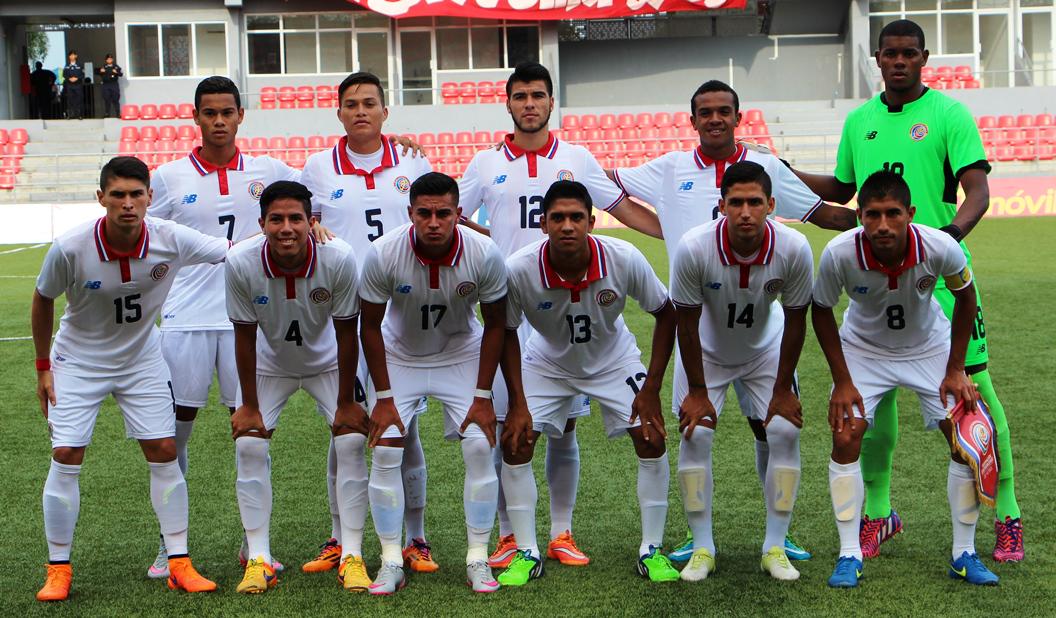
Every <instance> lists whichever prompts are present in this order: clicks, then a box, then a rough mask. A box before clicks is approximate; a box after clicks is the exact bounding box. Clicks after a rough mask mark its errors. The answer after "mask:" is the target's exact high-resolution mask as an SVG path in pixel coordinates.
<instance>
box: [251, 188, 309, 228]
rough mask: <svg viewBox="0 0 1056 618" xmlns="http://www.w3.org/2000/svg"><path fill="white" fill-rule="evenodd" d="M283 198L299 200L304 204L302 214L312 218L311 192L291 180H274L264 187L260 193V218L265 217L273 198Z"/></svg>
mask: <svg viewBox="0 0 1056 618" xmlns="http://www.w3.org/2000/svg"><path fill="white" fill-rule="evenodd" d="M283 198H290V199H295V200H298V201H300V202H301V205H303V206H304V216H305V217H307V218H309V219H311V218H312V192H311V191H309V190H308V187H306V186H304V185H302V184H301V183H299V182H295V181H293V180H276V181H275V182H273V183H271V184H270V185H268V186H267V187H265V189H264V192H263V193H261V194H260V218H261V219H266V218H267V216H268V207H269V206H271V204H272V203H273V202H274V201H275V200H280V199H283Z"/></svg>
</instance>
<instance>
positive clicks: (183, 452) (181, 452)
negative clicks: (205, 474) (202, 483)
mask: <svg viewBox="0 0 1056 618" xmlns="http://www.w3.org/2000/svg"><path fill="white" fill-rule="evenodd" d="M193 430H194V421H181V420H180V419H176V461H178V462H179V463H180V472H182V473H183V476H184V478H186V477H187V443H188V442H190V441H191V432H192V431H193Z"/></svg>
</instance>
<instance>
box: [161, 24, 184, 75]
mask: <svg viewBox="0 0 1056 618" xmlns="http://www.w3.org/2000/svg"><path fill="white" fill-rule="evenodd" d="M161 53H162V68H163V72H164V74H165V75H190V74H191V26H190V24H163V25H162V26H161Z"/></svg>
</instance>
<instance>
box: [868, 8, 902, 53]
mask: <svg viewBox="0 0 1056 618" xmlns="http://www.w3.org/2000/svg"><path fill="white" fill-rule="evenodd" d="M896 19H898V16H897V15H885V16H884V17H870V18H869V51H870V52H874V51H876V50H877V49H879V44H880V41H879V37H880V31H881V30H883V29H884V26H886V25H887V24H889V23H891V22H893V21H895V20H896Z"/></svg>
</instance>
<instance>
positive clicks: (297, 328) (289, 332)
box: [283, 320, 304, 346]
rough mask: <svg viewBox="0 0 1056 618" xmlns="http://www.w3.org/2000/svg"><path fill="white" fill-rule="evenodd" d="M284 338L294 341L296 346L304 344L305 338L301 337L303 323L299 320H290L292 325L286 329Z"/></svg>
mask: <svg viewBox="0 0 1056 618" xmlns="http://www.w3.org/2000/svg"><path fill="white" fill-rule="evenodd" d="M283 339H284V340H286V341H292V342H293V344H294V345H296V346H302V345H304V338H303V337H301V325H300V323H299V322H298V321H297V320H294V321H292V322H290V327H289V328H287V329H286V336H285V337H283Z"/></svg>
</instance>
